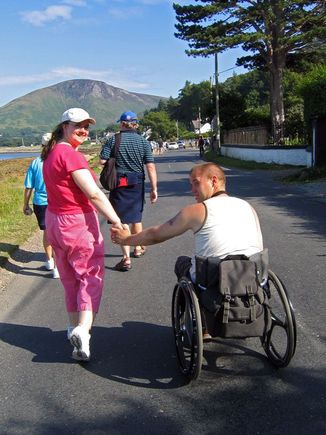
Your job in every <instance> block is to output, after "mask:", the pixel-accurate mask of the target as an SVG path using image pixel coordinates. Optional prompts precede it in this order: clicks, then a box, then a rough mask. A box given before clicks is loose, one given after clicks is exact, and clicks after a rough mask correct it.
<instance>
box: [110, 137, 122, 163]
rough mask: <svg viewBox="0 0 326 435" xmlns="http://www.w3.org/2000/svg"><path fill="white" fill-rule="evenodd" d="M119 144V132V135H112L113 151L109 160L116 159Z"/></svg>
mask: <svg viewBox="0 0 326 435" xmlns="http://www.w3.org/2000/svg"><path fill="white" fill-rule="evenodd" d="M120 143H121V133H120V132H119V133H116V134H115V135H114V147H113V150H112V151H113V154H112V155H111V156H110V158H112V157H114V158H116V157H117V154H118V152H119V148H120Z"/></svg>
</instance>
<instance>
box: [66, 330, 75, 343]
mask: <svg viewBox="0 0 326 435" xmlns="http://www.w3.org/2000/svg"><path fill="white" fill-rule="evenodd" d="M74 329H75V327H74V326H68V328H67V339H68V340H69V341H70V338H71V336H72V331H73V330H74Z"/></svg>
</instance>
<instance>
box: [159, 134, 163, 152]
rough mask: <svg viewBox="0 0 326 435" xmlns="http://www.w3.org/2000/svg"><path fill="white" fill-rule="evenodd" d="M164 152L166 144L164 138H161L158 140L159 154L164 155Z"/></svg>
mask: <svg viewBox="0 0 326 435" xmlns="http://www.w3.org/2000/svg"><path fill="white" fill-rule="evenodd" d="M163 150H164V143H163V140H162V138H161V137H160V138H159V140H158V152H159V154H163Z"/></svg>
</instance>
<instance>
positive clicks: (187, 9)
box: [173, 0, 326, 144]
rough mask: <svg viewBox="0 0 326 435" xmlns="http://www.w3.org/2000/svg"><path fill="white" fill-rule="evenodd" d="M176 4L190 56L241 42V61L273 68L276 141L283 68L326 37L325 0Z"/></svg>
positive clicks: (281, 121)
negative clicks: (292, 57)
mask: <svg viewBox="0 0 326 435" xmlns="http://www.w3.org/2000/svg"><path fill="white" fill-rule="evenodd" d="M197 2H198V3H201V4H199V5H193V4H192V5H187V6H182V5H179V4H174V5H173V7H174V10H175V12H176V19H177V22H178V24H176V29H177V31H178V32H177V33H175V36H176V37H177V38H179V39H183V40H185V41H187V42H188V44H189V47H190V50H186V53H187V54H188V55H189V56H205V57H206V56H209V55H212V54H215V53H221V52H223V51H225V50H227V49H228V48H234V47H237V46H241V47H242V49H243V50H244V51H246V52H251V55H250V56H243V57H241V58H239V59H238V61H237V64H238V65H244V66H246V67H248V68H257V67H258V68H263V69H266V70H268V71H269V73H270V109H271V110H270V111H271V118H272V126H273V138H274V143H275V144H281V143H282V141H283V137H284V131H283V130H284V121H285V116H284V103H283V73H284V69H285V67H286V62H287V59H288V58H289V57H290V56H291V55H294V54H296V53H300V52H305V51H307V50H308V51H309V50H311V49H312V48H313V50H314V52H316V51H318V50H319V49H321V48H322V47H323V43H324V42H325V39H326V14H325V1H324V0H316V1H313V0H296V1H295V0H219V1H216V0H215V1H213V0H198V1H197Z"/></svg>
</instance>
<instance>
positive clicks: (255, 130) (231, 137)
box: [223, 127, 269, 146]
mask: <svg viewBox="0 0 326 435" xmlns="http://www.w3.org/2000/svg"><path fill="white" fill-rule="evenodd" d="M268 138H269V132H268V130H267V128H266V127H245V128H236V129H233V130H226V131H224V132H223V144H230V145H259V146H264V145H267V144H268Z"/></svg>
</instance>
